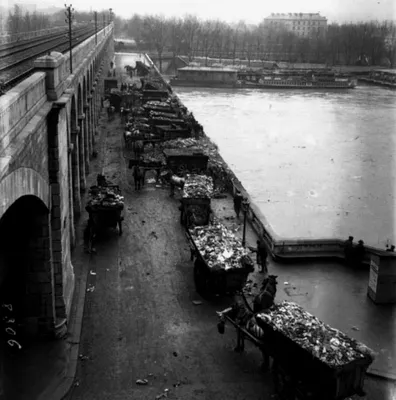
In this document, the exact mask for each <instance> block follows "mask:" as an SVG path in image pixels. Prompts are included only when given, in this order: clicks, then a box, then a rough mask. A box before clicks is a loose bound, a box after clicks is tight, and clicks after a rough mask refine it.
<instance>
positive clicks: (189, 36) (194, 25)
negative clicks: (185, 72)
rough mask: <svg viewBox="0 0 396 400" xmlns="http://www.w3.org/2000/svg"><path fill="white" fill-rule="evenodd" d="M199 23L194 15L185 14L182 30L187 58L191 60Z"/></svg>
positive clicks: (195, 45)
mask: <svg viewBox="0 0 396 400" xmlns="http://www.w3.org/2000/svg"><path fill="white" fill-rule="evenodd" d="M200 26H201V23H200V21H199V20H198V18H197V17H196V16H192V15H187V16H186V17H185V18H184V22H183V32H184V36H185V39H186V46H187V49H188V50H187V55H188V59H189V60H190V61H192V59H193V57H194V52H195V50H196V49H197V36H198V32H199V30H200Z"/></svg>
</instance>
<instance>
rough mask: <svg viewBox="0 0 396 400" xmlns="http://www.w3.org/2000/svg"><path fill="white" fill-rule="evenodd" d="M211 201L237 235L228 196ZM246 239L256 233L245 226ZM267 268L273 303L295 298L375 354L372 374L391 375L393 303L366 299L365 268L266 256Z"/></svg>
mask: <svg viewBox="0 0 396 400" xmlns="http://www.w3.org/2000/svg"><path fill="white" fill-rule="evenodd" d="M213 203H214V211H215V214H216V215H220V216H221V219H222V221H223V223H225V224H226V225H228V226H231V227H233V228H236V227H238V226H239V229H238V232H237V233H238V235H240V236H242V230H243V217H242V216H240V219H239V221H238V220H237V219H236V217H235V213H234V210H233V207H232V198H231V196H228V198H227V199H215V200H214V201H213ZM238 222H239V223H238ZM246 238H247V239H246V241H247V245H249V246H253V247H255V246H256V241H257V235H256V234H255V232H254V231H253V229H252V228H251V226H248V227H247V236H246ZM269 272H270V273H271V274H275V275H278V291H277V295H276V298H277V301H282V300H289V301H293V302H296V303H297V304H299V305H301V306H302V307H304V309H306V310H307V311H308V312H310V313H311V314H313V315H315V316H316V317H318V318H319V319H320V320H322V321H323V322H325V323H327V324H329V325H330V326H332V327H334V328H336V329H339V330H341V331H343V332H345V333H346V334H347V335H349V336H351V337H353V338H355V339H357V340H359V341H361V342H363V343H364V344H366V345H367V346H369V347H370V348H372V349H373V350H374V351H375V352H377V354H378V355H377V358H376V360H375V361H374V363H373V364H372V367H371V370H372V372H373V373H376V374H379V375H383V376H387V377H389V378H393V379H396V335H395V332H396V305H391V306H376V305H375V304H374V303H373V302H372V301H371V300H370V298H368V296H367V286H368V281H369V269H368V268H367V269H363V270H359V271H357V270H353V269H351V268H350V267H346V266H344V265H343V264H342V263H337V262H334V261H332V262H324V261H311V262H307V261H301V262H292V263H291V262H288V263H287V264H281V263H276V262H274V261H273V260H271V261H270V267H269ZM258 280H260V276H258Z"/></svg>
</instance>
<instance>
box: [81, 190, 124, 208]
mask: <svg viewBox="0 0 396 400" xmlns="http://www.w3.org/2000/svg"><path fill="white" fill-rule="evenodd" d="M87 207H88V208H91V209H94V210H95V209H96V208H111V209H120V210H122V209H123V208H124V197H123V196H121V195H120V194H119V193H118V191H117V190H116V189H114V188H112V187H105V186H92V187H91V188H90V190H89V198H88V203H87Z"/></svg>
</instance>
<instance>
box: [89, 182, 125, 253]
mask: <svg viewBox="0 0 396 400" xmlns="http://www.w3.org/2000/svg"><path fill="white" fill-rule="evenodd" d="M89 195H90V198H89V201H88V204H87V205H86V207H85V209H86V211H87V212H88V214H89V219H88V227H87V228H88V232H89V239H88V240H89V249H90V250H92V246H93V240H94V238H95V236H96V234H97V233H98V231H100V230H102V229H108V228H113V229H115V228H117V226H118V232H119V235H122V221H123V219H124V218H123V216H122V210H123V209H124V201H123V200H124V198H123V197H122V196H121V190H120V188H119V186H117V185H108V186H91V188H90V191H89Z"/></svg>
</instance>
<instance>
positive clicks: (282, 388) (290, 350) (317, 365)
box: [218, 308, 373, 400]
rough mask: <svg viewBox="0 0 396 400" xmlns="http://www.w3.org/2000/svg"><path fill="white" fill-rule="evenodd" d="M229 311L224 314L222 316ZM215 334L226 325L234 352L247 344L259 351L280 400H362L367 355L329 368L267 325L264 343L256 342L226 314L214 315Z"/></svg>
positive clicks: (370, 360) (367, 361)
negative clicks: (354, 399)
mask: <svg viewBox="0 0 396 400" xmlns="http://www.w3.org/2000/svg"><path fill="white" fill-rule="evenodd" d="M228 311H231V308H230V309H228V310H225V313H227V312H228ZM218 315H219V316H220V321H221V322H220V323H219V325H218V329H219V333H221V334H223V333H224V322H225V321H228V322H230V323H231V324H232V325H233V326H234V327H235V328H236V330H237V347H236V348H235V350H236V351H239V352H240V351H243V350H244V341H245V340H248V341H250V342H252V343H253V344H254V345H255V346H257V347H258V348H259V350H260V351H261V352H262V354H263V357H264V365H265V366H266V367H268V366H270V367H271V372H272V374H273V379H274V386H275V389H276V391H277V393H278V396H279V399H281V400H296V399H297V400H345V399H347V398H348V397H350V396H353V395H358V396H364V395H365V393H364V391H363V385H364V380H365V376H366V371H367V369H368V367H369V366H370V364H371V363H372V361H373V359H372V358H371V357H370V356H369V355H367V356H365V357H363V358H357V359H354V360H353V361H351V362H350V363H348V364H344V365H341V366H338V367H331V366H329V365H328V364H326V363H324V362H323V361H321V360H319V359H318V358H316V357H314V356H313V355H312V354H311V353H310V352H308V350H306V349H304V348H303V347H301V346H300V345H299V344H298V343H297V342H295V341H293V340H291V339H290V338H289V337H287V336H285V335H284V334H282V333H281V332H279V331H275V330H274V329H273V328H272V327H271V326H270V325H269V324H264V325H263V324H261V325H260V328H262V329H263V331H264V336H263V337H264V339H263V340H259V339H257V338H256V337H255V336H254V335H252V334H251V333H250V332H249V331H248V330H247V329H246V328H245V327H243V326H240V325H238V323H237V322H236V321H235V320H233V319H232V318H230V317H229V316H228V315H227V314H222V313H218Z"/></svg>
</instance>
